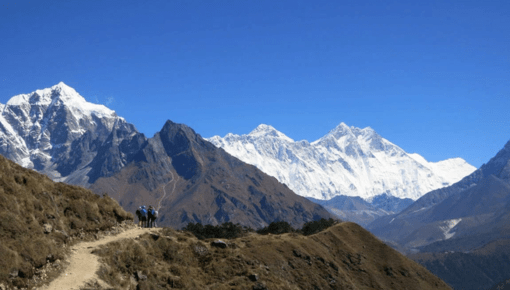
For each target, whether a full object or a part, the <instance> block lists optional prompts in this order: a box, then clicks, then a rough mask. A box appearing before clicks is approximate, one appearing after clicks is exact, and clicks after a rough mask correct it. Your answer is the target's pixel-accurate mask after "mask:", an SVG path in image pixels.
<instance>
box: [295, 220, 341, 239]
mask: <svg viewBox="0 0 510 290" xmlns="http://www.w3.org/2000/svg"><path fill="white" fill-rule="evenodd" d="M336 223H337V221H335V220H334V219H332V218H330V219H324V218H321V219H320V220H318V221H311V222H307V223H305V224H304V226H303V228H302V229H301V233H302V234H303V235H305V236H309V235H313V234H316V233H318V232H320V231H323V230H325V229H327V228H329V227H331V226H332V225H334V224H336Z"/></svg>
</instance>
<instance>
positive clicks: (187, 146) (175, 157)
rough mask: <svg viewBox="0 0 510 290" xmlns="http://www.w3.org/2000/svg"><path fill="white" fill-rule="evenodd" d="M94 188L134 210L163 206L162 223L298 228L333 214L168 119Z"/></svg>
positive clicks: (160, 212)
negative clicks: (129, 159) (275, 223)
mask: <svg viewBox="0 0 510 290" xmlns="http://www.w3.org/2000/svg"><path fill="white" fill-rule="evenodd" d="M91 189H92V190H93V191H95V192H97V193H103V192H106V193H108V194H109V195H110V196H112V197H114V198H116V199H117V200H118V201H119V203H120V204H121V205H122V206H123V207H124V208H125V209H126V210H129V211H131V212H134V211H135V210H136V208H137V207H138V206H140V205H142V204H145V205H146V206H148V205H149V204H152V205H154V206H156V207H157V208H159V215H160V218H159V223H160V224H161V225H165V226H171V227H173V228H182V227H183V226H186V225H187V224H188V223H189V222H194V223H197V222H198V223H202V224H213V225H217V224H221V223H224V222H233V223H240V224H242V225H245V226H250V227H252V228H261V227H264V226H267V225H268V224H269V223H271V222H273V221H277V220H280V221H287V222H288V223H290V224H291V225H292V226H294V227H301V226H302V225H303V224H304V223H305V222H308V221H313V220H317V219H320V218H326V219H327V218H330V217H332V216H331V214H329V213H328V212H327V211H326V210H325V209H324V208H323V207H322V206H320V205H317V204H315V203H313V202H311V201H309V200H307V199H306V198H304V197H301V196H299V195H297V194H295V193H294V192H293V191H292V190H290V189H289V188H288V187H287V186H286V185H284V184H281V183H280V182H278V180H276V178H274V177H271V176H269V175H267V174H265V173H264V172H262V171H260V170H259V169H257V168H256V167H255V166H252V165H249V164H246V163H244V162H242V161H240V160H239V159H237V158H235V157H233V156H231V155H229V154H228V153H226V152H225V151H224V150H223V149H219V148H216V147H215V146H214V145H213V144H211V143H209V142H208V141H206V140H204V139H203V138H202V137H201V136H200V135H198V134H196V133H195V131H193V130H192V129H191V128H189V127H187V126H186V125H182V124H175V123H173V122H171V121H167V122H166V124H165V126H164V127H163V129H162V130H161V131H160V132H158V133H157V134H156V135H155V136H154V137H153V138H151V139H149V141H148V143H147V145H146V146H145V147H144V148H143V149H142V150H140V152H139V153H138V154H137V155H136V157H135V158H134V161H133V162H131V163H130V164H128V165H127V166H126V167H124V168H123V169H122V170H121V171H120V172H118V173H116V174H114V175H113V176H110V177H104V178H100V179H98V180H97V181H96V182H95V183H94V184H93V185H92V186H91Z"/></svg>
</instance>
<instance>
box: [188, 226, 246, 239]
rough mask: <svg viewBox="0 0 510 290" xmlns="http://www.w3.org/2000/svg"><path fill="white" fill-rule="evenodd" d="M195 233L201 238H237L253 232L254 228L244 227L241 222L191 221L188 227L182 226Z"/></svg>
mask: <svg viewBox="0 0 510 290" xmlns="http://www.w3.org/2000/svg"><path fill="white" fill-rule="evenodd" d="M182 230H184V231H188V232H190V233H192V234H193V235H195V237H197V238H198V239H199V240H204V239H235V238H238V237H241V236H243V235H245V234H246V233H247V232H252V231H253V229H251V228H249V227H243V226H241V225H240V224H233V223H231V222H226V223H223V224H221V225H217V226H213V225H205V226H203V225H202V224H201V223H189V224H188V225H187V226H186V227H184V228H182Z"/></svg>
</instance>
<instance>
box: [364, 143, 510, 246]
mask: <svg viewBox="0 0 510 290" xmlns="http://www.w3.org/2000/svg"><path fill="white" fill-rule="evenodd" d="M509 173H510V142H508V143H507V144H506V145H505V147H504V148H503V149H502V150H501V151H500V152H499V153H498V154H497V155H496V156H495V157H494V158H492V159H491V160H490V161H489V162H488V163H487V164H484V165H483V166H482V167H480V169H478V170H476V171H475V172H473V174H471V175H469V176H467V177H465V178H464V179H462V180H461V181H459V182H458V183H456V184H454V185H452V186H449V187H446V188H443V189H439V190H435V191H432V192H429V193H427V194H426V195H424V196H423V197H422V198H420V199H418V200H417V201H416V202H415V203H413V204H411V205H410V206H409V207H408V208H406V209H405V210H403V211H402V212H401V213H399V214H396V215H390V216H387V217H383V218H380V219H378V220H376V221H374V222H373V223H372V224H370V225H369V227H368V228H369V229H370V230H371V231H372V232H373V233H375V234H376V235H378V236H379V237H381V238H383V239H387V240H391V241H394V242H397V243H399V244H401V245H402V246H404V247H406V248H419V247H425V246H426V247H428V248H429V249H430V248H431V247H433V248H434V249H436V250H438V251H440V250H442V249H443V250H453V248H452V247H454V248H455V249H457V250H461V249H462V250H470V249H473V248H476V247H480V246H483V245H484V244H485V243H487V242H488V241H492V240H494V239H499V238H509V237H510V231H506V230H507V229H509V227H508V224H506V222H508V216H509V213H510V174H509ZM461 241H462V242H461ZM433 243H434V245H433Z"/></svg>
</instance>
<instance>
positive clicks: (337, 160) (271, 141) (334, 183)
mask: <svg viewBox="0 0 510 290" xmlns="http://www.w3.org/2000/svg"><path fill="white" fill-rule="evenodd" d="M208 140H209V141H210V142H212V143H213V144H214V145H216V146H217V147H220V148H223V149H225V150H226V151H227V152H229V153H230V154H232V155H234V156H236V157H237V158H239V159H241V160H243V161H244V162H247V163H249V164H253V165H255V166H257V167H258V168H259V169H261V170H262V171H264V172H266V173H267V174H269V175H271V176H274V177H276V178H277V179H278V180H279V181H280V182H282V183H285V184H287V185H288V186H289V187H290V188H291V189H292V190H294V191H295V192H296V193H297V194H299V195H301V196H306V197H312V198H315V199H331V198H333V197H335V196H338V195H345V196H359V197H361V198H363V199H365V200H368V201H370V200H371V199H373V198H374V197H376V196H378V195H382V194H386V195H388V196H393V197H397V198H400V199H405V198H410V199H413V200H416V199H418V198H419V197H421V196H422V195H423V194H425V193H427V192H429V191H431V190H434V189H437V188H441V187H444V186H447V185H450V184H452V183H455V182H457V181H459V180H460V179H461V178H463V177H464V176H466V175H468V174H470V173H472V172H473V171H474V170H475V169H476V168H474V167H473V166H471V165H469V164H468V163H466V162H465V161H464V160H463V159H461V158H453V159H448V160H444V161H440V162H437V163H433V162H427V161H426V160H425V159H424V158H423V157H421V156H420V155H418V154H408V153H406V152H405V151H404V150H402V149H401V148H400V147H398V146H396V145H395V144H393V143H391V142H389V141H388V140H386V139H384V138H382V137H381V136H380V135H378V134H377V133H376V132H375V131H374V130H373V129H371V128H369V127H367V128H364V129H359V128H356V127H348V126H347V125H345V124H344V123H341V124H340V125H338V127H336V128H335V129H333V130H331V131H330V132H329V133H328V134H326V135H325V136H324V137H322V138H320V139H319V140H317V141H314V142H312V143H309V142H308V141H306V140H303V141H294V140H292V139H291V138H289V137H287V136H285V135H284V134H283V133H281V132H279V131H277V130H276V129H275V128H273V127H271V126H268V125H260V126H258V127H257V128H256V129H255V130H253V131H252V132H251V133H250V134H248V135H241V136H239V135H235V134H227V135H226V136H225V137H223V138H221V137H219V136H214V137H212V138H209V139H208Z"/></svg>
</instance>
